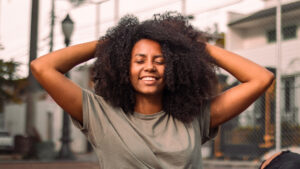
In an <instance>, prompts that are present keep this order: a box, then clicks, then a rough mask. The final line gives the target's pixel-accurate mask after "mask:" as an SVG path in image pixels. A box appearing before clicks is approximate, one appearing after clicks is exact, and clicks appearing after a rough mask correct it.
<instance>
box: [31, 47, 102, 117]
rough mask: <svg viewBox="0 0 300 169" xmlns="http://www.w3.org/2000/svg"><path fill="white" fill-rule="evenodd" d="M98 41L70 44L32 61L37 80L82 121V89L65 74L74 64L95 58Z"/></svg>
mask: <svg viewBox="0 0 300 169" xmlns="http://www.w3.org/2000/svg"><path fill="white" fill-rule="evenodd" d="M97 43H98V42H97V41H93V42H88V43H83V44H79V45H75V46H70V47H67V48H64V49H61V50H58V51H55V52H52V53H49V54H46V55H44V56H41V57H39V58H37V59H35V60H34V61H32V62H31V63H30V68H31V71H32V73H33V75H34V76H35V78H36V79H37V81H38V82H39V83H40V84H41V85H42V86H43V87H44V89H45V90H46V91H47V92H48V93H49V95H50V96H51V97H52V98H53V99H54V100H55V102H56V103H57V104H58V105H60V106H61V107H62V108H63V109H64V110H65V111H66V112H68V113H69V114H70V115H71V116H72V117H73V118H75V119H76V120H78V121H80V122H82V91H81V89H80V87H79V86H77V85H76V84H75V83H73V82H72V81H71V80H69V79H68V78H67V77H65V76H64V73H66V72H68V71H69V70H70V69H72V68H73V67H74V66H76V65H78V64H80V63H82V62H85V61H87V60H89V59H91V58H93V56H94V53H95V50H96V45H97Z"/></svg>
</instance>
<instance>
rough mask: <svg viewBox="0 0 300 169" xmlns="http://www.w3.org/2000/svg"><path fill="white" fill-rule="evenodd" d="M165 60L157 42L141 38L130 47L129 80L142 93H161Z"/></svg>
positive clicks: (138, 92)
mask: <svg viewBox="0 0 300 169" xmlns="http://www.w3.org/2000/svg"><path fill="white" fill-rule="evenodd" d="M164 70H165V61H164V57H163V56H162V52H161V48H160V45H159V43H157V42H155V41H153V40H150V39H141V40H139V41H138V42H136V44H135V45H134V46H133V48H132V52H131V61H130V81H131V84H132V86H133V88H134V89H135V91H136V92H137V94H142V95H161V94H162V91H163V88H164V85H165V84H164V79H163V77H164Z"/></svg>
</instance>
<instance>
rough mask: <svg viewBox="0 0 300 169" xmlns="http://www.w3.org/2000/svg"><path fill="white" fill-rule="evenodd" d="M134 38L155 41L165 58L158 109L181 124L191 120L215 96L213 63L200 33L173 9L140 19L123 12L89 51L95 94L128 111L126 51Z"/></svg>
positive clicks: (129, 88)
mask: <svg viewBox="0 0 300 169" xmlns="http://www.w3.org/2000/svg"><path fill="white" fill-rule="evenodd" d="M140 39H151V40H154V41H156V42H158V43H159V44H160V46H161V50H162V54H163V56H164V58H165V73H164V79H165V84H166V85H165V88H164V91H163V110H164V111H165V112H166V113H168V114H171V115H172V116H173V117H174V118H176V119H178V120H180V121H182V122H184V123H189V122H191V121H192V120H193V119H195V118H196V117H197V116H199V114H200V113H201V112H202V111H203V108H204V107H205V106H207V104H208V103H209V100H210V99H211V98H212V96H214V95H215V94H216V91H217V90H216V86H217V77H216V73H215V70H216V69H215V68H216V66H215V62H214V60H213V59H212V57H211V56H210V55H209V54H208V53H207V51H206V47H205V46H206V44H205V43H204V42H203V41H201V40H200V39H203V36H202V33H201V32H200V31H198V30H196V29H195V28H193V27H192V26H191V25H190V24H189V23H188V19H187V18H186V17H184V16H182V15H180V14H179V13H176V12H167V13H164V14H157V15H154V17H153V18H152V19H149V20H146V21H144V22H139V20H138V19H137V18H136V17H135V16H132V15H127V16H125V17H123V18H121V20H120V22H119V23H118V25H117V26H115V27H113V28H111V29H109V30H108V31H107V33H106V35H105V36H103V37H101V38H100V41H101V42H100V41H99V42H100V43H99V44H98V46H97V49H96V53H95V56H96V57H97V60H96V62H95V64H94V66H93V79H94V82H95V92H96V93H97V94H98V95H101V96H102V97H103V98H104V99H105V100H106V101H108V102H110V103H111V104H112V105H113V106H117V107H121V108H122V109H123V110H124V112H125V113H132V112H133V111H134V105H135V91H134V89H133V87H132V85H131V83H130V77H129V67H130V60H131V50H132V48H133V46H134V44H135V43H136V42H137V41H139V40H140Z"/></svg>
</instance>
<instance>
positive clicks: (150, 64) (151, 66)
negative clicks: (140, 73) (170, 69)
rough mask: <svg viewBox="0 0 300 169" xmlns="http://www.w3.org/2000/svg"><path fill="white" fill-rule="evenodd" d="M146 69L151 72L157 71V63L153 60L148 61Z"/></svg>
mask: <svg viewBox="0 0 300 169" xmlns="http://www.w3.org/2000/svg"><path fill="white" fill-rule="evenodd" d="M145 71H149V72H154V71H156V68H155V65H154V64H153V63H152V62H151V61H148V62H147V63H146V65H145Z"/></svg>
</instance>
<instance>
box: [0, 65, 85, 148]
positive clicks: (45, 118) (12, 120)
mask: <svg viewBox="0 0 300 169" xmlns="http://www.w3.org/2000/svg"><path fill="white" fill-rule="evenodd" d="M70 74H71V79H72V81H74V82H75V83H77V84H78V85H80V86H81V87H83V88H86V89H88V88H89V84H88V83H89V77H90V76H89V69H88V67H87V66H83V67H81V68H80V69H78V68H74V70H72V71H71V73H70ZM34 97H36V98H37V100H38V101H37V103H36V104H35V111H36V112H35V113H36V115H35V128H36V130H37V132H38V134H39V136H40V137H41V139H42V141H53V142H54V143H55V150H56V151H58V150H59V149H60V147H61V141H60V139H61V137H62V120H63V118H62V117H63V110H62V109H61V108H60V107H59V106H58V105H57V104H56V103H55V102H54V100H53V99H52V98H51V97H50V96H49V95H48V94H47V93H46V92H45V91H39V92H37V93H36V94H35V96H34ZM2 118H4V121H3V123H4V125H3V126H4V129H5V130H7V131H8V132H9V133H10V134H11V135H12V136H15V135H25V120H26V103H22V104H16V103H8V104H6V105H5V108H4V113H3V115H2ZM70 126H71V127H70V132H71V140H72V142H71V145H70V146H71V149H72V150H73V151H74V152H75V153H80V152H86V150H87V140H86V138H85V136H84V135H83V134H82V133H81V132H80V131H79V130H78V129H77V128H75V127H74V125H73V124H71V125H70Z"/></svg>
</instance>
